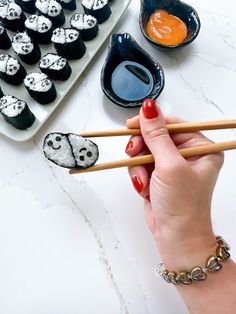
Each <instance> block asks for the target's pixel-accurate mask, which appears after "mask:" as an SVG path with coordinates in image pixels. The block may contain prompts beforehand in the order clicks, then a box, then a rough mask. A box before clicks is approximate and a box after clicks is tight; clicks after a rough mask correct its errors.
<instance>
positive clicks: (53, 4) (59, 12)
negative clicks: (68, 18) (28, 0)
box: [35, 0, 65, 27]
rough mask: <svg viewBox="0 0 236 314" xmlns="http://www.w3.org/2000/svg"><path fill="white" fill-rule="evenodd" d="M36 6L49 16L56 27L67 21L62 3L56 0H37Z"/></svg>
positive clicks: (39, 10) (41, 12)
mask: <svg viewBox="0 0 236 314" xmlns="http://www.w3.org/2000/svg"><path fill="white" fill-rule="evenodd" d="M35 5H36V8H37V10H38V12H39V13H40V14H43V15H44V16H46V17H48V18H49V19H50V20H51V21H52V24H53V26H54V27H58V26H61V25H63V24H64V23H65V14H64V11H63V9H62V6H61V5H60V3H58V2H57V1H56V0H36V3H35Z"/></svg>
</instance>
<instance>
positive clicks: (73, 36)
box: [52, 27, 86, 60]
mask: <svg viewBox="0 0 236 314" xmlns="http://www.w3.org/2000/svg"><path fill="white" fill-rule="evenodd" d="M52 42H53V44H54V47H55V49H56V51H57V53H58V54H59V55H60V56H62V57H65V58H67V59H69V60H71V59H80V58H82V57H83V55H84V54H85V51H86V47H85V44H84V42H83V41H82V39H81V36H80V33H79V31H78V30H76V29H73V28H62V27H59V28H56V29H55V30H54V31H53V34H52Z"/></svg>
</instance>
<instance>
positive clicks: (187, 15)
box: [139, 0, 201, 51]
mask: <svg viewBox="0 0 236 314" xmlns="http://www.w3.org/2000/svg"><path fill="white" fill-rule="evenodd" d="M156 10H165V11H167V12H168V13H170V14H172V15H175V16H177V17H178V18H180V19H181V20H182V21H183V22H184V23H185V24H186V26H187V29H188V34H187V37H186V38H185V40H184V41H183V42H182V43H180V44H178V45H164V44H161V43H158V42H156V41H155V40H153V39H151V38H150V37H149V36H148V35H147V33H146V25H147V22H148V20H149V18H150V15H151V14H152V13H154V11H156ZM139 25H140V28H141V31H142V33H143V35H144V37H145V38H146V39H147V40H148V41H149V42H150V43H151V44H152V45H153V46H155V47H156V48H157V49H158V50H161V51H171V50H174V49H178V48H182V47H185V46H187V45H188V44H190V43H191V42H192V41H193V40H194V39H195V38H196V37H197V35H198V33H199V31H200V28H201V23H200V19H199V17H198V14H197V11H196V10H195V9H194V8H193V7H192V6H190V5H188V4H186V3H184V2H182V1H180V0H141V10H140V15H139Z"/></svg>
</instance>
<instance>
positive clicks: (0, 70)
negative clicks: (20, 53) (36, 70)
mask: <svg viewBox="0 0 236 314" xmlns="http://www.w3.org/2000/svg"><path fill="white" fill-rule="evenodd" d="M25 76H26V71H25V68H24V67H23V66H22V65H21V63H20V62H19V61H18V60H17V59H15V58H13V57H11V56H10V55H8V54H5V53H1V54H0V78H1V79H2V80H4V81H5V82H7V83H9V84H12V85H20V84H21V83H22V82H23V80H24V78H25Z"/></svg>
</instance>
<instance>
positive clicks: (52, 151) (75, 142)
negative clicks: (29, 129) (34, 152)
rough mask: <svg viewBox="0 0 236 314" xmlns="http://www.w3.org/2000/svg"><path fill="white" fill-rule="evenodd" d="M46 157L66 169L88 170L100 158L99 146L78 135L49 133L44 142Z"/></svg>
mask: <svg viewBox="0 0 236 314" xmlns="http://www.w3.org/2000/svg"><path fill="white" fill-rule="evenodd" d="M43 152H44V155H45V157H46V158H47V159H48V160H50V161H51V162H53V163H55V164H56V165H58V166H61V167H64V168H87V167H90V166H92V165H94V164H95V162H96V161H97V159H98V157H99V151H98V146H97V145H96V144H95V143H94V142H92V141H91V140H88V139H86V138H83V137H81V136H78V135H77V134H72V133H69V134H64V133H49V134H48V135H47V136H46V137H45V139H44V142H43Z"/></svg>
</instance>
